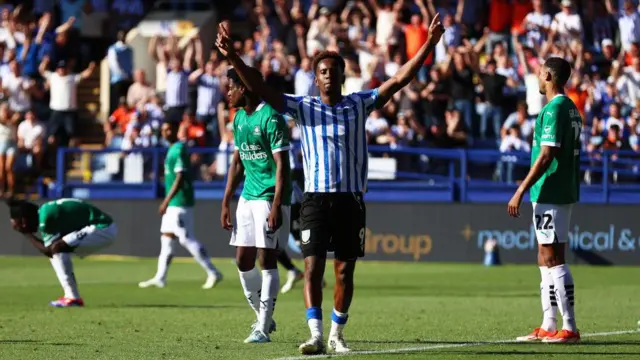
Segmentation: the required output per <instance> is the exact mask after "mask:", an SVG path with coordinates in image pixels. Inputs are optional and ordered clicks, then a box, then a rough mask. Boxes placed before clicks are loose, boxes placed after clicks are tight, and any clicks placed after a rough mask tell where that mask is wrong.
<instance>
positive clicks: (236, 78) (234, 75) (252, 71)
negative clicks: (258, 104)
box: [227, 66, 262, 92]
mask: <svg viewBox="0 0 640 360" xmlns="http://www.w3.org/2000/svg"><path fill="white" fill-rule="evenodd" d="M247 72H248V73H249V75H252V76H256V77H257V76H259V77H260V78H262V73H261V72H260V70H258V69H256V68H254V67H252V66H248V67H247ZM227 78H229V79H230V80H233V82H235V83H236V84H238V85H242V87H244V88H246V87H247V86H246V85H245V84H244V83H243V82H242V79H240V75H238V72H237V71H236V69H235V68H233V67H230V68H229V69H228V70H227ZM246 92H250V91H249V89H247V91H246Z"/></svg>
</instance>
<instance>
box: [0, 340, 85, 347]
mask: <svg viewBox="0 0 640 360" xmlns="http://www.w3.org/2000/svg"><path fill="white" fill-rule="evenodd" d="M12 344H13V345H48V346H83V345H84V344H77V343H65V342H48V341H39V340H0V345H12Z"/></svg>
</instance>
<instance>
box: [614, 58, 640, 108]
mask: <svg viewBox="0 0 640 360" xmlns="http://www.w3.org/2000/svg"><path fill="white" fill-rule="evenodd" d="M616 87H617V88H618V93H619V94H620V97H621V98H622V101H623V103H624V104H628V105H631V106H633V105H635V104H637V103H638V101H640V56H635V57H634V58H633V59H632V60H631V65H630V66H628V67H626V68H625V69H624V72H623V74H622V76H621V77H620V78H619V79H618V81H617V83H616Z"/></svg>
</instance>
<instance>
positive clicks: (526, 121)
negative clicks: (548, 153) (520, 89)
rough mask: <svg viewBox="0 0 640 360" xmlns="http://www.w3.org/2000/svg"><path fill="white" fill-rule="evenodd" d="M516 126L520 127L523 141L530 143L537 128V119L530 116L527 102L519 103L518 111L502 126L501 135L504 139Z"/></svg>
mask: <svg viewBox="0 0 640 360" xmlns="http://www.w3.org/2000/svg"><path fill="white" fill-rule="evenodd" d="M514 125H517V126H518V128H519V129H518V131H519V134H520V136H521V137H522V139H523V140H526V141H529V139H531V136H532V135H533V128H534V126H535V117H533V116H530V115H529V106H528V105H527V102H526V101H520V102H518V105H517V106H516V111H515V112H514V113H511V115H509V116H508V117H507V119H506V120H505V121H504V124H502V129H501V131H500V135H501V137H502V138H503V139H504V138H505V137H506V136H507V134H508V132H509V129H511V128H512V127H513V126H514Z"/></svg>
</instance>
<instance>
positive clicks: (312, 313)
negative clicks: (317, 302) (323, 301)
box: [307, 306, 322, 339]
mask: <svg viewBox="0 0 640 360" xmlns="http://www.w3.org/2000/svg"><path fill="white" fill-rule="evenodd" d="M307 325H309V330H310V331H311V337H312V338H314V339H322V309H321V308H319V307H313V306H312V307H310V308H307Z"/></svg>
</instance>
